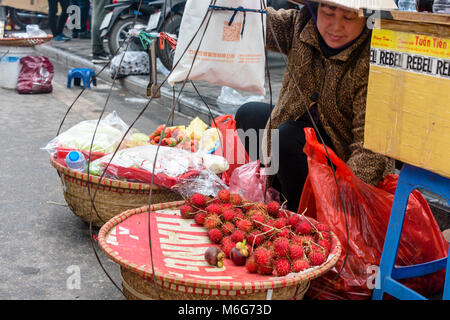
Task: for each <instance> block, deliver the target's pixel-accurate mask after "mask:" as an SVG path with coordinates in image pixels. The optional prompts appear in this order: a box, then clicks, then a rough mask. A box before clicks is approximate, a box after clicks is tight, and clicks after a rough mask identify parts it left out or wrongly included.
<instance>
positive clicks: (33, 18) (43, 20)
mask: <svg viewBox="0 0 450 320" xmlns="http://www.w3.org/2000/svg"><path fill="white" fill-rule="evenodd" d="M5 9H6V15H7V16H8V17H10V19H11V20H12V22H13V23H14V25H16V27H17V28H19V29H20V30H25V28H26V26H27V25H28V24H37V25H39V28H41V29H45V28H47V27H48V15H47V14H45V13H42V12H34V11H28V10H23V9H17V8H12V7H5Z"/></svg>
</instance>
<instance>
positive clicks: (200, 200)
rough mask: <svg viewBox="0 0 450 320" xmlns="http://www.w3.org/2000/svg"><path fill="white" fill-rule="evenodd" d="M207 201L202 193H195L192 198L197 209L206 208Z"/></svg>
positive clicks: (191, 200)
mask: <svg viewBox="0 0 450 320" xmlns="http://www.w3.org/2000/svg"><path fill="white" fill-rule="evenodd" d="M207 201H208V198H207V197H206V196H205V195H203V194H201V193H194V194H193V195H192V196H191V198H190V202H191V203H192V204H193V205H194V206H196V207H204V206H205V205H206V202H207Z"/></svg>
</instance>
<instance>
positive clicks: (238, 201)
mask: <svg viewBox="0 0 450 320" xmlns="http://www.w3.org/2000/svg"><path fill="white" fill-rule="evenodd" d="M230 203H231V204H233V205H235V206H240V205H242V197H241V195H240V194H238V193H231V194H230Z"/></svg>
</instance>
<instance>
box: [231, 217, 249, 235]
mask: <svg viewBox="0 0 450 320" xmlns="http://www.w3.org/2000/svg"><path fill="white" fill-rule="evenodd" d="M235 224H236V227H237V228H238V229H240V230H242V231H244V232H249V231H250V229H251V228H252V223H251V222H250V221H249V220H247V219H240V220H237V221H236V223H235Z"/></svg>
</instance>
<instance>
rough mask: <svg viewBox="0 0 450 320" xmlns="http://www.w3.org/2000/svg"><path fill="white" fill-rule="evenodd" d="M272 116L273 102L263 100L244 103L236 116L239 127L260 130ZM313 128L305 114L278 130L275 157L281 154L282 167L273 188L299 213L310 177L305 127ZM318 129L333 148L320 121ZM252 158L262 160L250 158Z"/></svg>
mask: <svg viewBox="0 0 450 320" xmlns="http://www.w3.org/2000/svg"><path fill="white" fill-rule="evenodd" d="M269 116H270V105H269V104H267V103H261V102H250V103H246V104H244V105H242V106H241V107H240V108H239V109H238V111H237V112H236V115H235V120H236V126H237V128H238V129H242V130H243V131H246V130H249V129H255V130H260V129H264V128H265V127H266V123H267V122H268V120H269ZM306 127H311V128H312V127H313V126H312V124H311V122H308V120H307V119H305V117H302V119H301V120H297V121H287V122H285V123H283V124H281V125H280V126H279V127H278V128H274V129H278V133H279V154H278V155H275V154H272V157H276V156H278V157H279V169H278V172H277V173H276V175H275V179H274V182H273V185H272V186H273V187H274V188H275V189H276V190H278V191H279V192H280V193H281V195H282V196H281V201H282V202H283V201H284V200H283V198H285V200H287V207H288V209H289V210H290V211H293V212H297V209H298V205H299V202H300V197H301V194H302V191H303V186H304V184H305V181H306V177H307V176H308V163H307V157H306V154H305V153H304V152H303V147H304V145H305V143H306V140H305V133H304V128H306ZM318 128H319V132H320V134H321V135H322V137H323V139H324V141H325V144H326V145H327V146H329V147H331V148H332V143H331V139H330V138H329V136H328V135H327V134H326V132H325V130H324V129H323V127H322V125H321V124H318ZM257 136H258V146H257V148H258V153H257V154H258V158H259V150H260V148H261V141H260V139H259V138H260V135H257ZM241 140H242V143H243V144H244V146H245V149H246V150H247V152H249V150H250V148H249V147H250V146H249V141H248V140H247V139H245V141H244V138H243V137H241ZM251 160H252V161H255V160H259V159H251Z"/></svg>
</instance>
